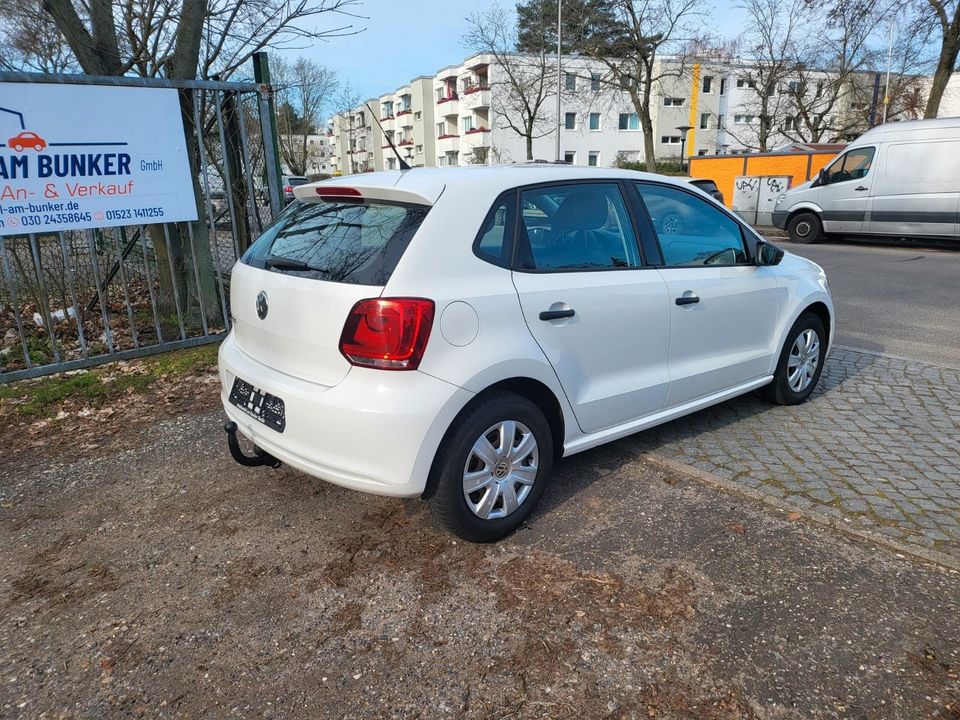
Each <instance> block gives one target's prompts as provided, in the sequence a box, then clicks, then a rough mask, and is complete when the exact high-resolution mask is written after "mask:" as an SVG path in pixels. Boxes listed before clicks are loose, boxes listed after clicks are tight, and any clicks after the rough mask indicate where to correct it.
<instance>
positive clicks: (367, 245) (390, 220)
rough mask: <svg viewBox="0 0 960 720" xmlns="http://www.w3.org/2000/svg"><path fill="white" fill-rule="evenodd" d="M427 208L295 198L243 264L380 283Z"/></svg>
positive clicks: (309, 275) (250, 250)
mask: <svg viewBox="0 0 960 720" xmlns="http://www.w3.org/2000/svg"><path fill="white" fill-rule="evenodd" d="M428 211H429V207H426V206H423V205H409V204H400V203H388V202H382V201H371V202H356V201H350V202H310V203H303V202H296V203H294V204H293V205H291V206H290V208H289V209H288V211H286V212H284V213H283V214H281V215H280V216H279V217H278V218H277V221H276V222H275V223H274V224H273V225H271V226H270V227H269V228H267V230H266V232H264V233H263V235H261V236H260V238H259V239H258V240H257V241H256V242H255V243H254V244H253V245H251V246H250V249H249V250H248V251H247V252H246V253H245V254H244V256H243V258H242V262H244V263H246V264H247V265H252V266H254V267H259V268H262V269H268V270H271V271H272V272H283V273H290V274H293V275H300V276H303V277H311V278H315V279H318V280H328V281H332V282H342V283H353V284H358V285H384V284H386V282H387V280H389V279H390V275H391V274H392V273H393V271H394V269H395V268H396V266H397V263H398V262H399V261H400V257H401V256H402V255H403V252H404V250H406V248H407V245H408V244H409V243H410V239H411V238H412V237H413V235H414V233H416V231H417V229H418V228H419V227H420V223H422V222H423V219H424V218H425V217H426V215H427V212H428Z"/></svg>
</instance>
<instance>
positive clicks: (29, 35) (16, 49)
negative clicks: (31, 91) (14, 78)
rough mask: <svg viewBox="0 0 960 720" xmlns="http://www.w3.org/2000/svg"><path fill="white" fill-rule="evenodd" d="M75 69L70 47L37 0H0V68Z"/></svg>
mask: <svg viewBox="0 0 960 720" xmlns="http://www.w3.org/2000/svg"><path fill="white" fill-rule="evenodd" d="M75 68H76V65H75V63H74V59H73V54H72V53H71V52H70V48H69V47H67V46H66V44H65V43H64V42H63V36H62V35H60V31H59V30H57V27H56V25H55V24H54V22H53V20H52V19H51V18H50V16H49V15H47V14H46V13H45V12H44V11H43V7H42V6H41V3H40V0H24V1H23V2H18V1H17V0H0V69H5V70H27V71H34V72H42V73H62V72H68V71H71V70H75Z"/></svg>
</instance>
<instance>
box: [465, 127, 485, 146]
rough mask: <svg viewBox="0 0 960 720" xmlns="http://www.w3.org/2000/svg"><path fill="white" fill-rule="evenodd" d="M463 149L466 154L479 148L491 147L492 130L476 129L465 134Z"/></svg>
mask: <svg viewBox="0 0 960 720" xmlns="http://www.w3.org/2000/svg"><path fill="white" fill-rule="evenodd" d="M461 147H462V149H463V151H464V152H466V151H467V150H471V149H473V148H477V147H490V128H486V127H476V128H473V129H472V130H467V131H466V132H465V133H463V138H462V141H461Z"/></svg>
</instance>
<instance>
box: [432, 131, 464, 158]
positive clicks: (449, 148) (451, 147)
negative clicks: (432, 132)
mask: <svg viewBox="0 0 960 720" xmlns="http://www.w3.org/2000/svg"><path fill="white" fill-rule="evenodd" d="M459 151H460V136H459V135H440V136H439V137H438V138H437V154H438V155H444V154H446V153H448V152H459Z"/></svg>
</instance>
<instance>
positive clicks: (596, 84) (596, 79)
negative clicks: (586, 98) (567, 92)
mask: <svg viewBox="0 0 960 720" xmlns="http://www.w3.org/2000/svg"><path fill="white" fill-rule="evenodd" d="M590 89H591V90H593V91H594V92H596V91H597V90H599V89H600V76H599V75H597V73H590Z"/></svg>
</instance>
